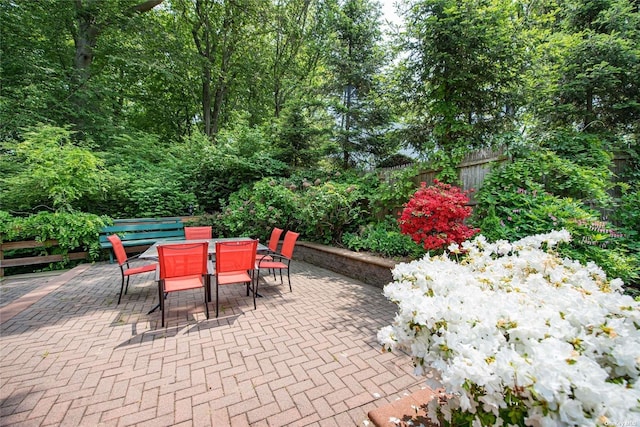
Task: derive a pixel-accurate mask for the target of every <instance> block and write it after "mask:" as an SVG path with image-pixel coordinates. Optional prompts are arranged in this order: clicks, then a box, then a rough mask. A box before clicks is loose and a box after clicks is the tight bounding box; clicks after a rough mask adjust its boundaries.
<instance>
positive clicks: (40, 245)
mask: <svg viewBox="0 0 640 427" xmlns="http://www.w3.org/2000/svg"><path fill="white" fill-rule="evenodd" d="M176 219H180V220H181V221H182V222H188V221H193V220H194V219H196V217H192V216H186V217H171V218H155V221H156V222H162V221H166V220H176ZM149 220H150V219H149V218H128V219H115V220H114V221H113V223H114V224H140V223H144V222H148V221H149ZM56 246H58V241H57V240H46V241H44V242H39V241H36V240H27V241H20V242H3V241H2V235H0V278H2V277H4V274H5V271H4V270H5V268H9V267H22V266H27V265H40V264H51V263H54V262H61V261H75V260H83V259H87V258H88V256H89V254H88V253H87V252H70V253H68V254H66V255H63V254H53V255H50V254H49V252H50V249H51V248H54V247H56ZM17 249H32V250H33V252H40V253H39V254H35V255H34V254H33V253H32V254H31V255H30V256H21V257H20V256H19V257H16V258H13V257H12V258H10V259H5V256H6V252H8V251H14V250H17ZM38 249H39V250H38Z"/></svg>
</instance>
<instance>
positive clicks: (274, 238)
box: [258, 227, 283, 260]
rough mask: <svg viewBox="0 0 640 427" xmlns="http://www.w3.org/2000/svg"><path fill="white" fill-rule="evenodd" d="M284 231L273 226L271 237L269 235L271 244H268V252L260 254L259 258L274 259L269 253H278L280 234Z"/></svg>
mask: <svg viewBox="0 0 640 427" xmlns="http://www.w3.org/2000/svg"><path fill="white" fill-rule="evenodd" d="M282 232H283V230H282V228H277V227H273V230H271V237H269V244H268V245H267V248H269V249H268V251H267V253H264V254H259V255H258V259H259V260H266V259H270V260H272V259H273V258H271V257H270V256H269V254H275V253H278V244H279V243H280V236H281V235H282Z"/></svg>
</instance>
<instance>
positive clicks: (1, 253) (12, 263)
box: [0, 240, 88, 277]
mask: <svg viewBox="0 0 640 427" xmlns="http://www.w3.org/2000/svg"><path fill="white" fill-rule="evenodd" d="M55 246H58V241H57V240H45V241H44V242H38V241H36V240H28V241H21V242H6V243H3V242H2V241H0V277H4V269H5V268H8V267H21V266H24V265H38V264H50V263H53V262H60V261H65V260H80V259H86V258H87V256H88V253H87V252H72V253H68V254H66V255H62V254H57V255H39V256H29V257H19V258H11V259H5V258H4V257H5V252H6V251H13V250H16V249H38V248H42V250H43V251H45V252H46V251H47V249H49V248H52V247H55Z"/></svg>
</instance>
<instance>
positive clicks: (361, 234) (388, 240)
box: [342, 216, 426, 259]
mask: <svg viewBox="0 0 640 427" xmlns="http://www.w3.org/2000/svg"><path fill="white" fill-rule="evenodd" d="M342 243H343V244H344V245H345V247H346V248H348V249H350V250H352V251H356V252H359V251H366V252H372V253H375V254H379V255H382V256H385V257H390V258H410V259H416V258H420V257H421V256H423V255H424V254H425V253H426V251H425V250H424V249H422V248H421V247H420V246H419V245H416V243H415V242H414V241H413V240H411V237H409V236H407V235H404V234H402V233H400V230H399V229H398V223H397V221H396V220H395V218H393V217H391V216H390V217H388V218H387V219H386V220H385V221H382V222H378V223H372V224H368V225H366V226H363V227H360V230H358V231H357V232H354V233H351V232H349V233H345V234H344V235H343V236H342Z"/></svg>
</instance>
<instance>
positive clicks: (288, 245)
mask: <svg viewBox="0 0 640 427" xmlns="http://www.w3.org/2000/svg"><path fill="white" fill-rule="evenodd" d="M299 236H300V233H296V232H294V231H287V233H286V234H285V235H284V242H282V249H281V250H280V253H276V254H271V255H270V256H271V257H272V258H273V259H271V260H268V259H265V260H260V261H258V262H257V263H256V269H257V270H258V274H257V277H256V292H258V279H259V278H260V270H261V269H265V270H273V271H274V275H275V270H279V271H280V283H282V270H287V280H288V281H289V291H293V290H292V289H291V275H290V274H289V265H290V264H291V258H292V257H293V250H294V249H295V246H296V241H297V240H298V237H299Z"/></svg>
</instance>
